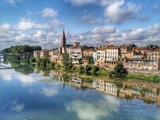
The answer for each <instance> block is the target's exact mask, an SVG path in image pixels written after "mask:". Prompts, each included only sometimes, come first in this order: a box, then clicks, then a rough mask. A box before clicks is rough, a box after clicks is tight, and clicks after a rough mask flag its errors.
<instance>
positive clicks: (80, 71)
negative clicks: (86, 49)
mask: <svg viewBox="0 0 160 120" xmlns="http://www.w3.org/2000/svg"><path fill="white" fill-rule="evenodd" d="M79 73H80V74H83V73H84V67H83V66H80V67H79Z"/></svg>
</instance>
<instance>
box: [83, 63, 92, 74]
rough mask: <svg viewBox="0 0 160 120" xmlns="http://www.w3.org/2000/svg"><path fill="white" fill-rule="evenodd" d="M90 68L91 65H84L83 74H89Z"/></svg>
mask: <svg viewBox="0 0 160 120" xmlns="http://www.w3.org/2000/svg"><path fill="white" fill-rule="evenodd" d="M91 69H92V68H91V66H89V65H86V67H85V74H90V70H91Z"/></svg>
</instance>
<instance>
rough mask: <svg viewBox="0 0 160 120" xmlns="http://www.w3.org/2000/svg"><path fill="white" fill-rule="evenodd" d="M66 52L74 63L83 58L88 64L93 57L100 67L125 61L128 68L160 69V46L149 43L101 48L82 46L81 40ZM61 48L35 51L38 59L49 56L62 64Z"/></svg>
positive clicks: (111, 65) (111, 66)
mask: <svg viewBox="0 0 160 120" xmlns="http://www.w3.org/2000/svg"><path fill="white" fill-rule="evenodd" d="M66 52H67V53H68V54H69V56H70V58H72V62H73V64H79V60H80V59H82V61H83V63H84V64H87V63H88V61H87V59H86V58H87V57H92V58H93V61H94V63H95V65H97V66H100V67H108V68H114V67H115V66H116V64H117V63H120V62H121V63H123V64H124V66H125V67H126V68H127V69H137V70H160V47H159V46H156V45H148V46H145V47H137V46H136V45H134V44H131V45H122V46H114V45H105V46H102V47H100V48H94V47H87V46H81V45H80V43H79V42H74V43H73V45H72V46H71V45H70V46H68V47H66ZM64 53H65V52H62V49H61V48H57V49H54V50H40V51H34V57H35V58H36V59H39V58H43V57H49V58H50V60H51V61H53V62H56V63H59V64H61V61H62V56H63V55H64Z"/></svg>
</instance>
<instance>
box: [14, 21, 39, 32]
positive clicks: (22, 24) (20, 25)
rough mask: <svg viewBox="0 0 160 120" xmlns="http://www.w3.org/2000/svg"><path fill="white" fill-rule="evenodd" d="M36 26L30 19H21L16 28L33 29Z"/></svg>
mask: <svg viewBox="0 0 160 120" xmlns="http://www.w3.org/2000/svg"><path fill="white" fill-rule="evenodd" d="M35 26H36V24H35V23H33V22H32V21H31V20H26V19H22V20H21V21H20V22H19V23H18V24H17V25H16V27H15V28H16V29H19V30H30V29H33V28H34V27H35Z"/></svg>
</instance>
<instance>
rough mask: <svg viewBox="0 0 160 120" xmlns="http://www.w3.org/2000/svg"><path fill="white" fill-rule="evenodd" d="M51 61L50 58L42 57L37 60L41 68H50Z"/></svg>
mask: <svg viewBox="0 0 160 120" xmlns="http://www.w3.org/2000/svg"><path fill="white" fill-rule="evenodd" d="M50 63H51V62H50V60H49V58H40V59H38V61H37V66H38V67H40V68H48V66H49V64H50Z"/></svg>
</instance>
